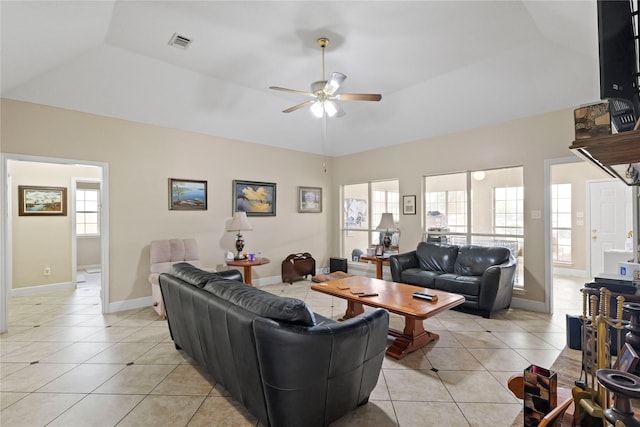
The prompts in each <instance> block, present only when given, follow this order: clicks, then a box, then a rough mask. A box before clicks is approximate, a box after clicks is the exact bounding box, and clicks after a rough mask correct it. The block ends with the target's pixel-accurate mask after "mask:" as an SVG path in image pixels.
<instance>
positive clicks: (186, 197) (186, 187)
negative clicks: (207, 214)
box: [169, 178, 207, 211]
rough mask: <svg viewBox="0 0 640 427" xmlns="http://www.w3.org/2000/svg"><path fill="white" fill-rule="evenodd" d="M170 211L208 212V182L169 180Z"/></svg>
mask: <svg viewBox="0 0 640 427" xmlns="http://www.w3.org/2000/svg"><path fill="white" fill-rule="evenodd" d="M169 210H172V211H206V210H207V181H195V180H192V179H175V178H169Z"/></svg>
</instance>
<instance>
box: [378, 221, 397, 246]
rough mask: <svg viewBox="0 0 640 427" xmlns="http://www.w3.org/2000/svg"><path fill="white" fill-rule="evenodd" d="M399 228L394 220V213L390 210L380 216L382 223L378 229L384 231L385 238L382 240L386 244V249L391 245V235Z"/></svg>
mask: <svg viewBox="0 0 640 427" xmlns="http://www.w3.org/2000/svg"><path fill="white" fill-rule="evenodd" d="M397 229H398V228H397V227H396V223H395V222H394V221H393V214H392V213H389V212H387V213H383V214H382V218H380V224H378V227H376V230H377V231H383V232H384V240H383V241H382V244H383V245H384V248H385V250H388V249H389V246H391V235H392V234H393V232H394V231H396V230H397Z"/></svg>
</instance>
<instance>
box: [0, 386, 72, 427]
mask: <svg viewBox="0 0 640 427" xmlns="http://www.w3.org/2000/svg"><path fill="white" fill-rule="evenodd" d="M83 397H84V394H68V393H64V394H55V393H52V394H50V393H31V394H29V395H28V396H25V397H24V398H22V399H21V400H19V401H18V402H16V403H14V404H13V405H11V406H9V407H8V408H6V409H4V410H3V411H2V413H1V414H0V415H1V417H2V425H3V426H11V427H36V426H45V425H47V424H48V423H49V422H51V421H53V420H54V419H55V418H56V417H57V416H58V415H60V414H61V413H63V412H64V411H66V410H67V409H68V408H69V407H71V406H72V405H73V404H75V403H76V402H77V401H79V400H80V399H82V398H83Z"/></svg>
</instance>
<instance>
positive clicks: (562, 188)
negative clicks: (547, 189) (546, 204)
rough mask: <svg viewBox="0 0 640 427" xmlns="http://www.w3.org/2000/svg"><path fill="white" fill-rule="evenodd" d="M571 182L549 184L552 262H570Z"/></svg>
mask: <svg viewBox="0 0 640 427" xmlns="http://www.w3.org/2000/svg"><path fill="white" fill-rule="evenodd" d="M571 216H572V212H571V184H553V185H552V186H551V252H552V259H553V261H554V262H559V263H571V262H572V255H571Z"/></svg>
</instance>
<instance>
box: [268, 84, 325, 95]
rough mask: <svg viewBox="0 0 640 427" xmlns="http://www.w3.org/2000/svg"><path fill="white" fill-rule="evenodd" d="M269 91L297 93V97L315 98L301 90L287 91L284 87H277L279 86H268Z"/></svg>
mask: <svg viewBox="0 0 640 427" xmlns="http://www.w3.org/2000/svg"><path fill="white" fill-rule="evenodd" d="M269 89H273V90H279V91H281V92H289V93H297V94H299V95H305V96H312V97H315V95H314V94H312V93H309V92H303V91H301V90H296V89H287V88H286V87H279V86H269Z"/></svg>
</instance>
